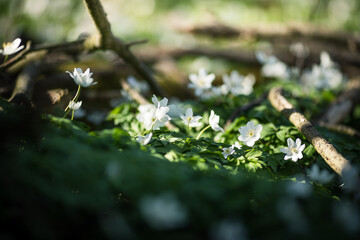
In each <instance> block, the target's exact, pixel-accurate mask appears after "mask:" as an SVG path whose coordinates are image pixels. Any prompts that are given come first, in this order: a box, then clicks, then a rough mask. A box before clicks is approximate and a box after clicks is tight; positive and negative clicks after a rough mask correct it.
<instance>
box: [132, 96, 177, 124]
mask: <svg viewBox="0 0 360 240" xmlns="http://www.w3.org/2000/svg"><path fill="white" fill-rule="evenodd" d="M152 101H153V103H154V105H153V104H145V105H140V106H139V108H138V109H139V114H138V115H137V116H136V119H137V120H138V121H139V122H142V123H144V126H145V128H146V130H150V129H153V130H158V129H160V127H163V126H165V123H166V122H167V121H169V120H170V119H171V117H170V116H169V115H168V114H167V113H168V112H169V110H170V109H169V107H168V106H167V103H168V99H167V98H164V99H162V100H161V101H159V100H158V99H157V97H156V96H155V95H154V96H153V97H152Z"/></svg>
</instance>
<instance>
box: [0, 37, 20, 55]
mask: <svg viewBox="0 0 360 240" xmlns="http://www.w3.org/2000/svg"><path fill="white" fill-rule="evenodd" d="M20 43H21V39H20V38H17V39H15V40H14V41H13V42H8V43H3V49H0V53H2V54H3V55H11V54H14V53H16V52H18V51H20V50H21V49H23V48H24V45H21V46H19V45H20Z"/></svg>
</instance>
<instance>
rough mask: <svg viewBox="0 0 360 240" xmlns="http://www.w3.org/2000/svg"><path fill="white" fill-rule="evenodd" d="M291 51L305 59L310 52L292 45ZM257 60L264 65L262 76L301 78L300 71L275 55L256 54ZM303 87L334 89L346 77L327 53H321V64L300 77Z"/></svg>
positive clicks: (302, 47)
mask: <svg viewBox="0 0 360 240" xmlns="http://www.w3.org/2000/svg"><path fill="white" fill-rule="evenodd" d="M290 51H291V52H292V53H293V54H294V55H295V56H297V57H301V58H305V57H307V55H308V52H307V51H308V50H307V49H306V47H305V46H303V45H302V44H297V45H292V46H291V47H290ZM255 54H256V58H257V60H258V61H259V62H260V63H261V64H263V66H262V68H261V74H262V76H264V77H273V78H278V79H281V80H288V79H290V77H295V76H297V77H299V69H297V68H290V67H288V66H287V65H286V64H285V63H284V62H282V61H280V60H279V59H278V58H277V57H275V56H273V55H268V54H266V53H264V52H260V51H258V52H256V53H255ZM299 78H300V82H301V83H302V85H303V86H304V87H305V88H307V89H313V88H316V89H318V90H323V89H334V88H337V87H339V86H340V85H341V84H342V83H343V82H344V77H343V75H342V74H341V72H340V71H339V69H338V67H337V65H336V64H335V63H334V62H333V61H332V60H331V58H330V56H329V54H328V53H327V52H321V54H320V64H319V65H313V66H312V68H311V69H310V70H305V71H304V72H303V73H302V75H301V76H300V77H299Z"/></svg>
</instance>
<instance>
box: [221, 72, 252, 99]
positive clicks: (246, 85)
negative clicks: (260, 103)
mask: <svg viewBox="0 0 360 240" xmlns="http://www.w3.org/2000/svg"><path fill="white" fill-rule="evenodd" d="M223 82H224V85H222V86H224V87H225V88H226V90H227V92H231V94H233V95H234V96H237V95H241V94H242V95H249V94H250V93H252V91H253V85H254V83H255V78H254V76H253V75H247V76H246V77H244V76H242V75H240V74H239V73H238V72H237V71H235V70H234V71H232V72H231V74H230V76H228V75H227V74H224V75H223ZM223 92H225V91H224V90H223Z"/></svg>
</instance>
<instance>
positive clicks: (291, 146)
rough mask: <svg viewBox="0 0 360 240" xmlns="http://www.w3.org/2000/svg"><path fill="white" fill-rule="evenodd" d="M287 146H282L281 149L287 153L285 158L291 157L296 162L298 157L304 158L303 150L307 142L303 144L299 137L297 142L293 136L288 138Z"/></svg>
mask: <svg viewBox="0 0 360 240" xmlns="http://www.w3.org/2000/svg"><path fill="white" fill-rule="evenodd" d="M287 145H288V147H287V148H281V149H280V151H281V152H283V153H285V154H286V155H285V157H284V160H288V159H291V160H292V161H294V162H296V161H297V160H298V159H302V157H303V155H302V151H303V150H304V148H305V144H303V145H301V140H300V139H299V138H297V139H296V142H294V140H292V139H291V138H288V139H287Z"/></svg>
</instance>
